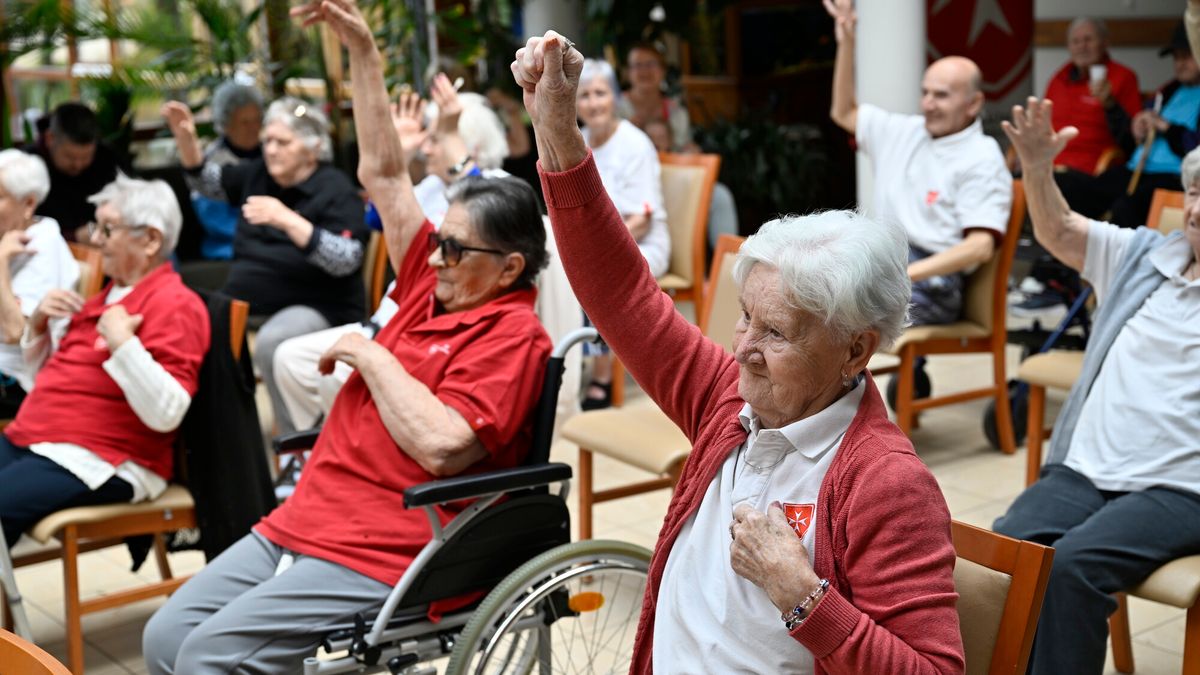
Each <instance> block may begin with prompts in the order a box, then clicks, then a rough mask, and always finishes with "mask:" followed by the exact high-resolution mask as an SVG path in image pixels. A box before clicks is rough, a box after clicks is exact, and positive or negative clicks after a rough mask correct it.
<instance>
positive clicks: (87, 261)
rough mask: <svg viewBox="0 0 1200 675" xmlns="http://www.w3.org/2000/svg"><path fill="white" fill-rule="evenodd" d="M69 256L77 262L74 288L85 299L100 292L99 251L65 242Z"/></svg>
mask: <svg viewBox="0 0 1200 675" xmlns="http://www.w3.org/2000/svg"><path fill="white" fill-rule="evenodd" d="M67 246H68V247H70V249H71V255H73V256H75V260H77V261H78V262H79V284H78V286H77V287H76V288H77V289H78V291H79V294H80V295H82V296H83V297H84V298H85V299H86V298H90V297H92V296H93V295H95V294H97V293H99V292H100V289H101V288H102V287H103V286H104V271H103V270H102V269H101V267H100V249H98V248H96V247H95V246H86V245H84V244H76V243H75V242H73V241H72V242H67Z"/></svg>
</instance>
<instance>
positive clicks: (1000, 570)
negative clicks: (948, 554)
mask: <svg viewBox="0 0 1200 675" xmlns="http://www.w3.org/2000/svg"><path fill="white" fill-rule="evenodd" d="M950 532H951V535H952V536H953V538H954V552H955V553H956V554H957V555H958V561H957V564H955V566H954V588H955V590H957V591H958V622H959V628H960V630H961V631H962V638H963V649H964V651H965V653H966V657H967V671H966V672H967V675H984V674H989V675H997V674H999V673H1006V674H1009V675H1020V674H1021V673H1024V672H1025V668H1026V666H1027V664H1028V661H1029V651H1030V649H1032V648H1033V636H1034V632H1035V631H1036V629H1037V622H1038V616H1040V615H1041V611H1042V598H1043V597H1044V596H1045V594H1046V582H1047V581H1048V580H1049V578H1050V563H1051V562H1053V560H1054V549H1052V548H1049V547H1047V546H1042V545H1040V544H1035V543H1033V542H1029V541H1021V540H1018V539H1012V538H1009V537H1005V536H1004V535H1000V534H996V533H995V532H989V531H987V530H983V529H980V528H978V527H975V526H973V525H967V524H966V523H960V522H958V521H952V522H951V523H950Z"/></svg>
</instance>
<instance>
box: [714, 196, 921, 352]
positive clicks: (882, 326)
mask: <svg viewBox="0 0 1200 675" xmlns="http://www.w3.org/2000/svg"><path fill="white" fill-rule="evenodd" d="M759 264H761V265H767V266H769V267H771V268H773V269H775V270H778V271H779V276H780V280H781V283H782V285H783V291H784V295H785V297H787V298H788V302H789V303H790V304H791V305H792V306H793V307H795V308H797V309H800V310H803V311H806V312H809V313H810V314H813V315H814V316H816V317H818V318H820V319H821V320H823V321H824V323H825V325H826V326H827V327H828V328H829V329H830V330H832V331H833V332H834V334H836V335H838V336H839V337H840V338H843V339H846V338H849V337H850V336H851V335H852V334H854V333H857V332H859V331H864V330H876V331H879V339H880V343H879V348H880V349H885V348H887V347H889V346H891V345H892V343H893V342H895V341H896V338H898V337H900V333H901V332H902V331H903V330H904V327H905V325H907V323H908V304H909V301H910V300H911V299H912V283H911V282H910V281H909V278H908V237H907V235H905V233H904V228H903V227H901V226H900V225H899V224H897V223H890V222H886V221H878V220H874V219H872V218H868V217H866V216H864V215H862V214H861V213H856V212H854V211H824V212H820V213H814V214H812V215H809V216H796V215H787V216H783V217H780V218H778V219H776V220H772V221H770V222H768V223H766V224H764V225H763V226H762V228H760V229H759V231H758V234H755V235H753V236H751V237H750V238H748V239H746V242H745V243H744V244H742V248H741V251H740V252H739V253H738V257H737V262H735V263H734V267H733V276H734V279H736V280H737V283H738V285H739V286H741V285H742V284H744V283H745V282H746V278H747V277H748V276H749V275H750V270H751V269H752V268H753V267H754V266H755V265H759Z"/></svg>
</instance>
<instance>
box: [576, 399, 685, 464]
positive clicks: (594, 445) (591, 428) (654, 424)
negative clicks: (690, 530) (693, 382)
mask: <svg viewBox="0 0 1200 675" xmlns="http://www.w3.org/2000/svg"><path fill="white" fill-rule="evenodd" d="M562 436H563V438H565V439H567V440H569V441H571V442H572V443H575V444H577V445H579V447H581V448H585V449H587V450H591V451H592V452H594V453H598V454H601V455H605V456H608V457H612V458H613V459H617V460H620V461H622V462H625V463H626V464H632V465H633V466H636V467H638V468H639V469H642V470H644V471H649V472H650V473H653V474H656V475H661V474H665V473H667V471H668V470H669V469H670V468H671V467H672V466H674V465H675V464H676V463H678V462H681V461H683V460H684V459H686V458H687V456H688V453H689V452H691V450H692V446H691V444H690V443H688V440H687V437H686V436H684V435H683V432H682V431H680V430H679V427H677V426H675V424H674V423H673V422H671V420H670V419H668V418H667V416H666V415H665V414H664V413H663V412H662V411H661V410H659V409H658V406H656V405H654V402H653V401H638V402H637V403H631V404H629V405H626V406H623V407H621V408H610V409H608V410H593V411H591V412H586V413H583V414H581V415H576V416H574V417H572V418H571V419H570V420H568V421H567V423H566V424H564V425H563V428H562Z"/></svg>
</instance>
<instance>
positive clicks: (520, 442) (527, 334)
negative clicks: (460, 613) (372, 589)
mask: <svg viewBox="0 0 1200 675" xmlns="http://www.w3.org/2000/svg"><path fill="white" fill-rule="evenodd" d="M430 232H433V225H431V224H430V223H429V222H426V223H425V225H424V227H423V228H422V229H421V231H420V232H419V233H417V235H416V237H415V238H414V239H413V243H412V245H410V246H409V250H408V253H407V254H406V255H405V257H404V261H403V262H402V263H401V266H400V270H399V272H398V273H397V275H396V276H397V278H396V288H395V290H393V291H392V295H391V297H392V299H393V300H395V301H396V304H397V305H399V306H400V310H399V312H397V314H396V316H395V317H394V318H392V320H391V321H389V322H388V324H387V326H385V327H384V328H383V330H382V331H380V333H379V335H377V336H376V337H375V340H376V341H377V342H379V343H380V344H382V345H383V346H384V347H386V348H387V349H388V350H390V351H391V352H392V354H394V355H395V356H396V358H397V359H398V360H399V361H400V363H401V365H403V366H404V368H405V370H407V371H408V373H409V374H411V375H412V376H413V377H415V378H416V379H417V380H419V381H420V382H422V383H423V384H425V386H427V387H429V389H430V390H431V391H433V393H434V395H435V396H437V397H438V399H440V400H441V401H442V402H443V403H445V404H446V405H448V406H451V407H452V408H454V409H455V410H457V411H458V412H459V413H460V414H462V416H463V418H465V419H466V420H467V422H468V423H470V425H471V428H472V429H474V430H475V434H476V435H477V436H478V437H479V440H480V442H482V443H483V445H484V447H485V448H486V449H487V451H488V455H489V456H488V457H487V458H486V459H484V460H482V461H480V462H478V463H477V464H475V465H473V466H472V467H471V468H470V469H468V470H467V471H466V473H478V472H482V471H491V470H495V469H499V468H505V467H511V466H515V465H517V464H519V463H520V462H521V460H522V459H523V458H524V456H525V453H526V452H528V450H529V444H530V436H531V434H532V431H533V415H532V413H533V409H534V407H535V406H536V404H537V398H538V395H539V394H540V393H541V385H542V374H543V372H544V370H545V367H546V360H547V359H548V358H549V356H550V349H551V344H550V338H549V337H547V335H546V331H545V330H544V329H543V328H542V326H541V324H540V323H539V322H538V319H537V316H536V315H535V314H534V311H533V306H534V299H535V298H536V297H537V291H536V290H534V289H525V290H518V291H512V292H510V293H507V294H505V295H502V296H500V297H499V298H496V299H495V300H493V301H491V302H489V303H487V304H486V305H484V306H482V307H477V308H475V309H471V310H467V311H463V312H451V313H444V312H441V311H440V310H439V308H438V307H437V305H436V303H435V301H434V298H433V289H434V285H435V283H436V276H435V273H434V270H433V268H432V267H430V266H429V265H428V263H427V262H426V259H427V258H428V252H427V251H426V248H425V242H426V240H427V239H428V235H429V233H430ZM434 479H435V476H433V475H431V474H430V473H428V472H427V471H425V470H424V469H422V468H421V466H420V465H419V464H417V462H416V461H415V460H413V459H412V458H411V457H410V456H409V455H408V454H407V453H405V451H404V449H403V448H401V447H399V446H398V445H396V442H395V441H393V440H392V437H391V436H390V435H389V434H388V431H387V429H386V428H385V427H384V426H383V421H382V419H381V418H380V416H379V411H378V409H377V408H376V407H375V403H374V401H373V400H372V399H371V392H370V390H368V389H367V384H366V382H365V381H364V380H363V379H362V377H360V376H359V374H358V373H357V372H356V373H354V374H352V375H351V376H350V379H349V380H348V381H347V382H346V384H345V386H343V387H342V389H341V391H340V392H339V393H338V396H337V399H336V400H335V401H334V404H333V408H332V410H330V411H329V418H328V419H327V420H326V421H325V427H324V429H322V431H321V436H320V437H319V438H318V439H317V443H316V446H315V447H314V448H313V454H312V458H311V460H310V461H309V463H308V466H307V467H305V469H304V473H303V474H301V477H300V482H299V484H298V485H297V486H296V491H295V493H294V494H293V495H292V496H291V497H290V498H288V500H287V501H286V502H285V503H284V504H283V505H282V506H280V507H279V508H278V509H275V511H274V512H272V513H271V514H270V515H268V516H267V517H266V518H264V519H263V520H262V521H261V522H259V524H258V525H257V526H256V529H257V531H258V532H259V533H261V534H262V535H263V536H265V537H267V538H268V539H270V540H271V541H272V542H274V543H276V544H278V545H279V546H282V547H284V548H287V549H290V550H292V551H295V552H297V553H301V554H304V555H311V556H314V557H317V558H321V559H323V560H328V561H331V562H335V563H337V564H339V565H344V566H346V567H349V568H350V569H352V570H354V571H356V572H359V573H361V574H364V575H366V576H368V577H371V578H372V579H375V580H377V581H380V582H382V583H385V584H389V585H393V584H395V583H396V582H398V581H399V580H400V576H401V575H402V574H403V573H404V570H405V569H406V568H407V567H408V565H409V564H410V563H411V562H412V559H413V558H414V557H415V556H416V554H417V553H418V552H419V551H420V550H421V548H422V547H423V546H425V544H426V543H428V542H429V540H430V538H431V537H432V536H433V533H432V531H431V530H430V527H429V521H428V520H427V519H426V517H425V513H424V512H423V511H422V510H420V509H416V510H411V511H410V510H407V509H405V508H404V503H403V498H402V497H401V493H402V492H403V491H404V490H405V489H406V488H409V487H412V486H413V485H417V484H420V483H424V482H427V481H430V480H434ZM464 506H465V505H464V504H456V505H453V506H452V507H451V508H440V509H439V512H440V515H441V518H442V522H443V523H445V522H448V521H449V520H450V519H451V518H452V517H453V516H454V515H455V514H457V513H458V512H459V511H461V510H462V508H463V507H464Z"/></svg>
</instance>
